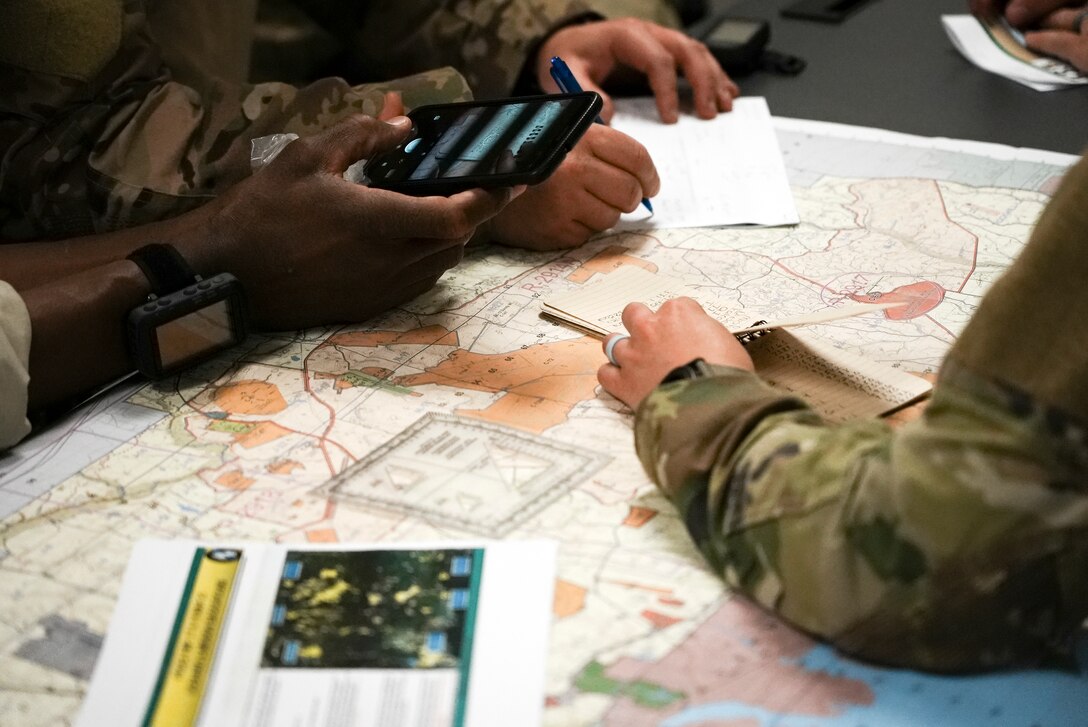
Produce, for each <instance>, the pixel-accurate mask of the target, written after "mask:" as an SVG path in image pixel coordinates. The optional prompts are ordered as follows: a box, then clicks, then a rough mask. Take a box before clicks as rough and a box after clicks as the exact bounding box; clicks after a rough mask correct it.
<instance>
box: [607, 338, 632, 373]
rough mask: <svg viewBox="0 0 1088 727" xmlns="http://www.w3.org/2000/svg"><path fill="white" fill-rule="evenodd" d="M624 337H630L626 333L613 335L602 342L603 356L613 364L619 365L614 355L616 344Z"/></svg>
mask: <svg viewBox="0 0 1088 727" xmlns="http://www.w3.org/2000/svg"><path fill="white" fill-rule="evenodd" d="M625 338H630V336H628V335H627V334H620V335H618V336H613V337H612V338H610V339H608V343H606V344H604V356H605V358H607V359H608V361H609V363H611V364H612V365H613V366H616V367H619V365H620V363H619V361H617V360H616V357H615V351H616V344H617V343H619V342H620V341H622V340H624V339H625Z"/></svg>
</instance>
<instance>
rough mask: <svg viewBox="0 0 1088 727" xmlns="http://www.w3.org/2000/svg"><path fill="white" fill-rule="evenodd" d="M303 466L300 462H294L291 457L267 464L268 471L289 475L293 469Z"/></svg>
mask: <svg viewBox="0 0 1088 727" xmlns="http://www.w3.org/2000/svg"><path fill="white" fill-rule="evenodd" d="M303 468H304V466H303V464H302V463H301V462H296V461H295V460H293V459H281V460H277V461H275V462H273V463H272V464H270V465H268V471H269V472H271V473H272V474H274V475H289V474H291V473H292V472H294V471H295V470H298V469H303Z"/></svg>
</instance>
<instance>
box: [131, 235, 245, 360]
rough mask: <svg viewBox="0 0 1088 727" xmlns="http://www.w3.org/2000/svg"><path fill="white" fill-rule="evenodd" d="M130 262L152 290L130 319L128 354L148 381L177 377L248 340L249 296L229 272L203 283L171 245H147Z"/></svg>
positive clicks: (202, 279)
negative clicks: (142, 275)
mask: <svg viewBox="0 0 1088 727" xmlns="http://www.w3.org/2000/svg"><path fill="white" fill-rule="evenodd" d="M128 259H129V260H132V261H133V262H135V263H136V264H137V265H139V266H140V269H141V270H143V272H144V274H145V275H146V276H147V279H148V281H149V282H150V283H151V288H152V293H151V295H150V296H148V299H147V301H146V302H145V303H143V304H142V305H139V306H137V307H136V308H134V309H133V310H132V312H130V313H129V316H128V343H129V350H130V353H131V354H132V358H133V363H135V364H136V368H137V369H139V370H140V372H141V373H143V374H144V375H145V376H149V377H151V378H155V379H157V378H162V377H163V376H169V375H171V374H174V373H177V372H178V371H181V370H182V369H184V368H185V367H187V366H191V365H193V364H195V363H199V362H201V361H205V360H207V359H208V358H210V357H212V356H214V355H215V354H216V353H218V352H219V351H222V350H223V349H225V348H229V347H230V346H233V345H235V344H237V343H239V342H240V341H242V340H243V339H244V338H245V337H246V305H245V294H244V292H243V290H242V284H241V283H240V282H239V281H238V279H237V278H235V277H234V276H233V275H231V274H230V273H220V274H218V275H214V276H211V277H209V278H202V277H201V276H199V275H197V274H196V273H194V272H193V270H192V268H190V267H189V265H188V263H186V262H185V260H184V259H183V258H182V257H181V255H179V254H178V252H177V250H175V249H174V248H173V247H171V246H170V245H161V244H152V245H147V246H145V247H142V248H140V249H138V250H136V251H135V252H133V253H132V254H131V255H129V257H128Z"/></svg>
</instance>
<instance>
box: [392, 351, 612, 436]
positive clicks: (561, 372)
mask: <svg viewBox="0 0 1088 727" xmlns="http://www.w3.org/2000/svg"><path fill="white" fill-rule="evenodd" d="M602 363H604V355H603V354H602V353H601V344H600V342H599V341H595V340H593V339H592V338H588V337H582V338H576V339H572V340H567V341H556V342H554V343H541V344H538V345H535V346H529V347H527V348H525V349H523V350H518V351H511V352H509V353H496V354H479V353H472V352H471V351H464V350H460V349H458V350H456V351H454V352H453V353H451V354H450V355H449V356H448V357H447V358H446V359H445V360H443V361H442V362H441V363H439V364H438V365H437V366H433V367H431V368H430V369H428V370H427V371H426V372H424V373H421V374H414V375H412V376H406V377H404V378H402V379H398V380H397V381H396V383H397V384H400V385H402V386H421V385H424V384H437V385H440V386H450V387H454V388H461V389H475V390H477V391H488V392H494V393H503V394H504V396H503V397H502V398H500V399H499V400H498V401H496V402H495V403H494V404H492V405H491V406H489V407H487V408H486V409H483V410H471V409H458V410H457V413H458V414H460V415H462V416H470V417H477V418H480V419H485V420H487V421H493V422H499V423H502V424H507V425H509V426H514V427H519V428H521V429H526V430H529V431H531V432H536V433H540V432H543V431H544V430H546V429H548V428H549V427H553V426H555V425H556V424H560V423H562V422H563V421H565V420H566V418H567V415H569V414H570V411H571V409H573V408H574V406H575V405H576V404H578V403H579V402H581V401H584V400H586V399H590V398H592V397H593V395H594V392H595V391H596V389H597V369H598V368H599V367H600V365H601V364H602Z"/></svg>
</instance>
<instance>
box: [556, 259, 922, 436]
mask: <svg viewBox="0 0 1088 727" xmlns="http://www.w3.org/2000/svg"><path fill="white" fill-rule="evenodd" d="M682 295H686V296H689V297H692V298H695V299H696V300H699V302H700V303H701V304H702V305H703V307H704V308H705V309H706V310H707V312H708V313H710V315H712V316H713V317H715V318H716V319H718V320H719V321H721V322H722V323H723V324H724V325H725V326H727V327H728V328H729V329H730V330H731V331H732V332H733V333H734V335H736V336H737V338H738V339H739V340H740V341H741V343H743V344H745V346H746V347H747V349H748V352H749V353H750V354H751V356H752V361H753V362H754V363H755V366H756V373H758V374H759V375H760V376H761V377H762V378H763V380H764V381H766V382H767V383H768V384H770V385H771V386H773V387H774V388H776V389H780V390H782V391H784V392H788V393H790V394H794V395H797V396H799V397H801V398H803V399H805V400H806V401H807V402H808V403H809V405H810V406H812V408H813V409H814V410H815V411H817V412H819V413H820V415H821V416H823V417H824V419H826V420H827V421H830V422H840V421H845V420H848V419H856V418H863V417H871V416H880V415H883V414H889V413H891V412H893V411H895V410H897V409H900V408H902V407H904V406H906V405H908V404H911V403H913V402H915V401H917V400H919V399H921V398H922V397H924V396H925V395H926V394H928V393H929V391H930V390H931V389H932V385H931V384H930V383H929V382H928V381H926V380H925V379H922V378H920V377H918V376H914V375H913V374H909V373H906V372H904V371H900V370H898V369H896V368H893V367H891V366H889V365H887V364H883V363H880V362H878V361H870V360H868V359H865V358H862V357H860V356H857V355H855V354H852V353H850V352H848V351H843V350H841V349H838V348H835V347H834V346H831V345H829V344H827V343H825V342H823V341H820V340H818V339H816V338H815V337H814V336H811V335H808V334H806V333H804V332H803V331H795V330H786V329H787V328H788V329H796V328H801V327H803V326H806V325H814V324H817V323H827V322H829V321H834V320H841V319H844V318H849V317H853V316H858V315H873V314H880V313H882V311H884V310H886V309H888V308H892V307H895V306H897V305H903V303H895V304H879V305H872V304H867V303H854V304H848V305H843V306H840V307H838V308H830V309H826V310H821V311H814V312H812V313H811V314H807V315H802V316H794V317H790V318H781V319H778V320H758V321H756V322H755V323H752V318H753V317H754V316H753V314H752V312H750V311H748V312H746V311H744V310H742V309H738V308H733V307H729V306H726V305H721V304H720V303H718V302H716V301H714V300H710V299H707V298H706V297H705V296H703V295H702V294H701V293H700V291H699V290H697V289H694V288H692V287H691V286H688V285H686V284H685V283H684V282H683V281H682V280H679V279H677V278H672V277H669V276H666V275H659V274H655V273H652V272H650V271H648V270H644V269H642V268H638V267H634V266H624V267H621V268H619V269H617V270H614V271H613V272H611V273H609V274H608V275H606V276H604V278H603V279H602V280H601V281H599V282H595V283H590V284H589V285H586V286H583V287H582V288H580V289H579V290H576V291H573V292H570V293H567V294H564V295H559V296H556V297H553V298H551V299H550V300H548V301H546V302H544V304H543V308H542V310H541V315H542V316H544V317H545V318H548V319H549V320H553V321H556V322H558V323H561V324H563V325H566V326H570V327H572V328H574V329H576V330H579V331H581V332H582V333H586V334H588V335H591V336H595V337H597V338H605V337H607V336H608V335H609V334H610V333H613V332H617V331H618V332H623V331H624V330H625V329H624V328H623V321H622V313H623V309H624V307H625V306H626V305H627V304H628V303H630V302H632V301H640V302H642V303H645V304H646V305H647V306H649V307H650V308H652V309H654V310H656V309H657V308H658V307H659V306H660V305H661V304H662V303H664V302H665V301H666V300H669V299H671V298H675V297H678V296H682Z"/></svg>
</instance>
